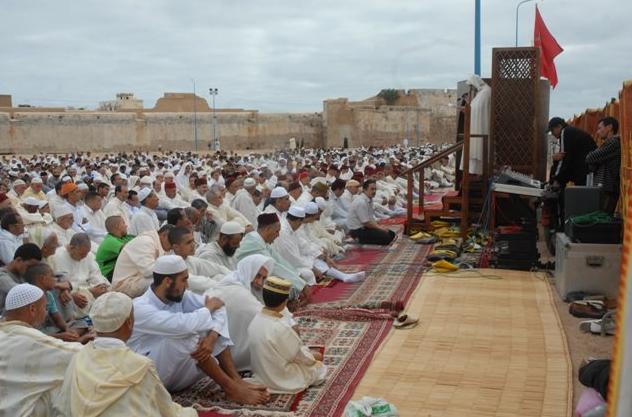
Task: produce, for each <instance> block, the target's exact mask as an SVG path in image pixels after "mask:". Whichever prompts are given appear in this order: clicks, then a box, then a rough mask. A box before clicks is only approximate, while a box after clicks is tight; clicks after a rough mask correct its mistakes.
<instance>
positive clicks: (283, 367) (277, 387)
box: [248, 277, 327, 394]
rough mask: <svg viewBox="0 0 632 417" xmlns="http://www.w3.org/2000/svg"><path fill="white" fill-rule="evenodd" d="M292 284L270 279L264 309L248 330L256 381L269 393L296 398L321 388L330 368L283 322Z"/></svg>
mask: <svg viewBox="0 0 632 417" xmlns="http://www.w3.org/2000/svg"><path fill="white" fill-rule="evenodd" d="M291 286H292V284H291V283H290V282H289V281H286V280H283V279H280V278H277V277H268V278H267V279H266V280H265V282H264V284H263V301H264V303H265V307H264V308H263V309H262V310H261V312H259V313H258V314H257V315H256V316H255V317H254V319H252V321H251V322H250V325H249V326H248V337H249V339H250V360H251V364H252V370H253V371H254V376H253V379H254V380H255V381H257V382H261V383H264V384H266V385H267V386H268V387H269V389H270V392H278V393H290V394H295V393H297V392H301V391H303V390H304V389H306V388H307V387H309V386H310V385H318V384H321V383H322V382H323V381H324V380H325V378H326V377H327V367H326V366H325V365H324V364H323V362H322V360H323V356H322V354H321V353H320V352H314V351H311V350H310V349H309V348H308V347H307V346H305V345H304V344H303V342H302V341H301V338H300V337H299V336H298V334H297V333H296V332H295V331H294V329H292V327H290V325H289V324H288V323H287V322H286V320H285V319H284V318H283V315H282V314H281V312H282V311H283V310H284V309H285V307H286V306H287V301H288V296H289V292H290V288H291Z"/></svg>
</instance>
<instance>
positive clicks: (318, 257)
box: [272, 205, 365, 285]
mask: <svg viewBox="0 0 632 417" xmlns="http://www.w3.org/2000/svg"><path fill="white" fill-rule="evenodd" d="M304 219H305V210H304V209H303V208H301V207H299V206H298V205H293V206H291V207H290V209H289V210H288V214H287V216H286V217H285V218H284V219H281V232H280V235H279V238H278V239H276V240H275V241H274V243H273V244H272V246H273V247H274V248H275V249H276V250H277V252H278V253H280V254H281V256H282V257H283V258H284V259H285V260H286V261H287V262H288V263H289V264H290V265H292V266H293V267H294V268H296V270H298V271H299V274H300V275H301V278H303V279H304V280H305V282H307V283H308V284H309V285H315V284H316V280H317V279H321V278H322V277H323V276H324V275H328V276H330V277H332V278H335V279H338V280H340V281H343V282H357V281H361V280H363V279H364V278H365V273H364V272H358V273H355V274H345V273H344V272H341V271H339V270H338V269H336V268H334V263H333V261H332V260H331V259H330V258H329V257H327V256H326V255H325V254H324V253H323V251H322V249H321V248H320V247H319V246H318V245H317V244H315V243H312V242H310V241H309V240H307V239H306V238H305V237H304V235H302V234H301V233H299V229H301V228H302V223H303V221H304Z"/></svg>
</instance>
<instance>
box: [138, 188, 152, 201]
mask: <svg viewBox="0 0 632 417" xmlns="http://www.w3.org/2000/svg"><path fill="white" fill-rule="evenodd" d="M152 191H153V190H152V189H151V188H141V189H140V191H138V201H140V202H141V203H142V202H143V201H144V200H145V199H146V198H147V197H149V194H151V193H152Z"/></svg>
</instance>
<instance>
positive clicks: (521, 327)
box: [354, 269, 629, 417]
mask: <svg viewBox="0 0 632 417" xmlns="http://www.w3.org/2000/svg"><path fill="white" fill-rule="evenodd" d="M551 291H552V287H551V285H550V284H549V283H548V282H547V281H546V280H545V279H542V277H540V276H538V275H536V274H534V273H530V272H523V271H507V270H502V269H482V270H476V271H462V272H458V273H454V274H431V273H429V274H426V277H425V278H424V281H423V283H422V284H421V285H420V286H419V289H418V290H417V292H416V293H415V295H414V296H413V297H412V299H411V301H410V304H409V306H408V308H407V313H408V314H410V315H412V316H413V317H418V318H419V319H420V321H419V324H418V326H417V327H415V328H412V329H408V330H402V331H399V330H393V331H392V332H391V333H390V335H389V337H388V340H387V341H386V342H385V343H384V345H383V346H382V347H381V348H380V352H379V353H378V354H377V355H376V356H375V358H374V360H373V361H372V363H371V366H370V367H369V369H368V371H367V372H366V374H365V376H364V378H363V379H362V381H361V383H360V384H359V385H358V387H357V389H356V391H355V393H354V398H355V399H359V398H362V396H365V395H368V396H371V397H380V398H384V399H386V400H387V401H389V402H391V403H392V404H393V405H395V406H396V407H397V409H398V411H399V413H400V415H401V416H423V417H461V416H463V417H465V416H467V417H491V416H497V417H500V416H503V417H510V416H521V417H566V416H570V415H571V408H570V406H571V405H572V399H571V395H572V386H573V383H572V380H573V368H572V364H571V362H570V356H569V352H568V347H567V344H566V338H565V333H564V329H563V327H562V325H561V322H560V318H559V316H558V312H557V309H556V307H555V302H554V298H553V294H552V293H551ZM627 392H629V389H628V391H627Z"/></svg>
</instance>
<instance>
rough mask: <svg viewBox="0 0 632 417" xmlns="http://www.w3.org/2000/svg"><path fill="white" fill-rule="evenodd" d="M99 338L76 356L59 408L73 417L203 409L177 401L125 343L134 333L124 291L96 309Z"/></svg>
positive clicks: (165, 416) (185, 413)
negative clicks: (183, 405)
mask: <svg viewBox="0 0 632 417" xmlns="http://www.w3.org/2000/svg"><path fill="white" fill-rule="evenodd" d="M91 316H92V321H93V323H94V328H95V330H96V331H97V338H96V339H95V340H94V342H90V344H88V345H87V346H86V347H85V348H84V349H82V350H81V351H80V352H79V353H77V354H76V355H75V357H74V358H73V359H72V361H71V362H70V364H69V365H68V369H67V370H66V375H65V378H64V384H63V385H62V388H61V394H60V395H59V396H58V397H57V399H56V400H55V408H56V409H57V410H59V411H61V413H62V415H64V416H68V417H75V416H76V417H79V416H99V417H118V416H131V415H143V416H156V417H193V416H197V415H198V414H197V411H195V410H194V409H193V408H184V407H182V406H180V405H179V404H176V403H174V402H173V401H172V400H171V395H169V392H167V390H166V389H165V387H164V385H162V382H160V377H159V376H158V372H157V371H156V368H155V366H154V364H153V363H152V361H151V360H150V359H148V358H146V357H144V356H141V355H139V354H137V353H134V352H133V351H132V350H131V349H130V348H128V347H127V346H126V345H125V342H127V340H128V339H129V338H130V336H131V335H132V329H133V327H134V311H133V307H132V299H131V298H129V297H128V296H127V295H125V294H123V293H120V292H110V293H107V294H104V295H103V296H101V297H99V299H97V300H96V301H95V302H94V305H93V307H92V313H91Z"/></svg>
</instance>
